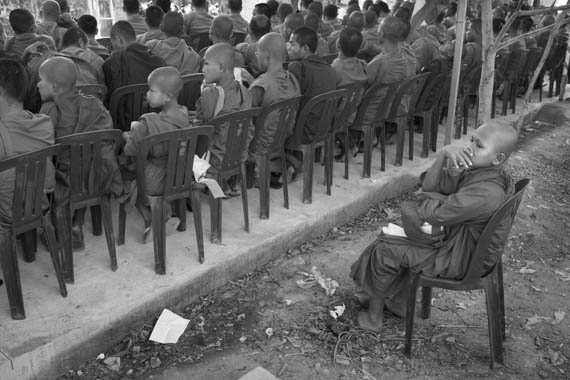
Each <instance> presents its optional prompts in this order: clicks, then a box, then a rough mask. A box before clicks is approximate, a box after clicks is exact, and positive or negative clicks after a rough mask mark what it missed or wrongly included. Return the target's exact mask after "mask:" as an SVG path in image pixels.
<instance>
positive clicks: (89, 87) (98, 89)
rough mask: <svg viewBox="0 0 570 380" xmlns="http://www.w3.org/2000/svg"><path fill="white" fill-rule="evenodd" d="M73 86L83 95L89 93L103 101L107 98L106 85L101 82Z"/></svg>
mask: <svg viewBox="0 0 570 380" xmlns="http://www.w3.org/2000/svg"><path fill="white" fill-rule="evenodd" d="M75 88H76V89H77V90H78V91H79V92H80V93H82V94H83V95H91V96H94V97H96V98H98V99H99V100H100V101H102V102H104V101H105V99H107V86H105V85H102V84H85V85H82V86H75Z"/></svg>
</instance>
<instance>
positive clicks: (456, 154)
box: [441, 145, 473, 169]
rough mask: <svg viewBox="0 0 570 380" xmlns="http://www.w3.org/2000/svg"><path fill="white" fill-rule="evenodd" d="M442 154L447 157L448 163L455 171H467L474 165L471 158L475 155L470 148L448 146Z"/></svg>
mask: <svg viewBox="0 0 570 380" xmlns="http://www.w3.org/2000/svg"><path fill="white" fill-rule="evenodd" d="M441 151H442V154H445V155H446V158H447V163H448V164H449V166H450V167H451V168H454V169H459V168H463V169H467V168H469V167H471V165H473V162H472V161H471V157H472V156H473V153H472V151H471V148H469V147H459V146H454V145H447V146H445V147H444V148H443V149H442V150H441Z"/></svg>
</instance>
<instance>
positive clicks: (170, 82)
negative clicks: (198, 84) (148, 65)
mask: <svg viewBox="0 0 570 380" xmlns="http://www.w3.org/2000/svg"><path fill="white" fill-rule="evenodd" d="M148 84H149V85H150V86H153V85H156V86H157V87H158V88H160V90H161V91H162V92H163V93H165V94H168V95H170V96H172V97H173V98H177V97H178V95H179V94H180V91H182V86H183V83H182V77H181V76H180V72H179V71H178V70H177V69H176V68H174V67H170V66H167V67H159V68H158V69H156V70H154V71H153V72H152V73H150V75H149V76H148Z"/></svg>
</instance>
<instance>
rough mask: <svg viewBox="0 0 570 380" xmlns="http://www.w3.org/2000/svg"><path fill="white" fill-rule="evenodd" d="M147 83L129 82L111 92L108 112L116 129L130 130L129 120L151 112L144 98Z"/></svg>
mask: <svg viewBox="0 0 570 380" xmlns="http://www.w3.org/2000/svg"><path fill="white" fill-rule="evenodd" d="M147 92H148V84H146V83H141V84H131V85H129V86H123V87H119V88H118V89H116V90H115V91H113V93H112V94H111V99H110V100H109V113H110V114H111V118H112V119H113V125H114V126H115V128H116V129H120V130H122V131H130V130H131V122H132V121H135V120H138V118H139V117H140V116H141V115H143V114H145V113H147V112H152V108H150V107H149V105H148V102H147V100H146V93H147Z"/></svg>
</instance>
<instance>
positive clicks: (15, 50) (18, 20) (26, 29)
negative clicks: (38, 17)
mask: <svg viewBox="0 0 570 380" xmlns="http://www.w3.org/2000/svg"><path fill="white" fill-rule="evenodd" d="M9 20H10V26H11V27H12V30H13V31H14V37H12V38H10V39H9V40H8V42H6V46H5V47H4V50H5V53H6V55H8V56H13V57H15V58H22V57H23V56H24V51H25V50H26V48H27V47H28V46H30V45H32V44H33V43H35V42H38V41H41V42H44V43H45V44H46V45H48V47H49V48H50V49H51V50H55V42H54V40H53V38H51V37H49V36H44V35H40V34H36V33H35V20H34V16H33V15H32V14H31V13H30V11H28V10H27V9H14V10H13V11H11V12H10V16H9Z"/></svg>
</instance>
